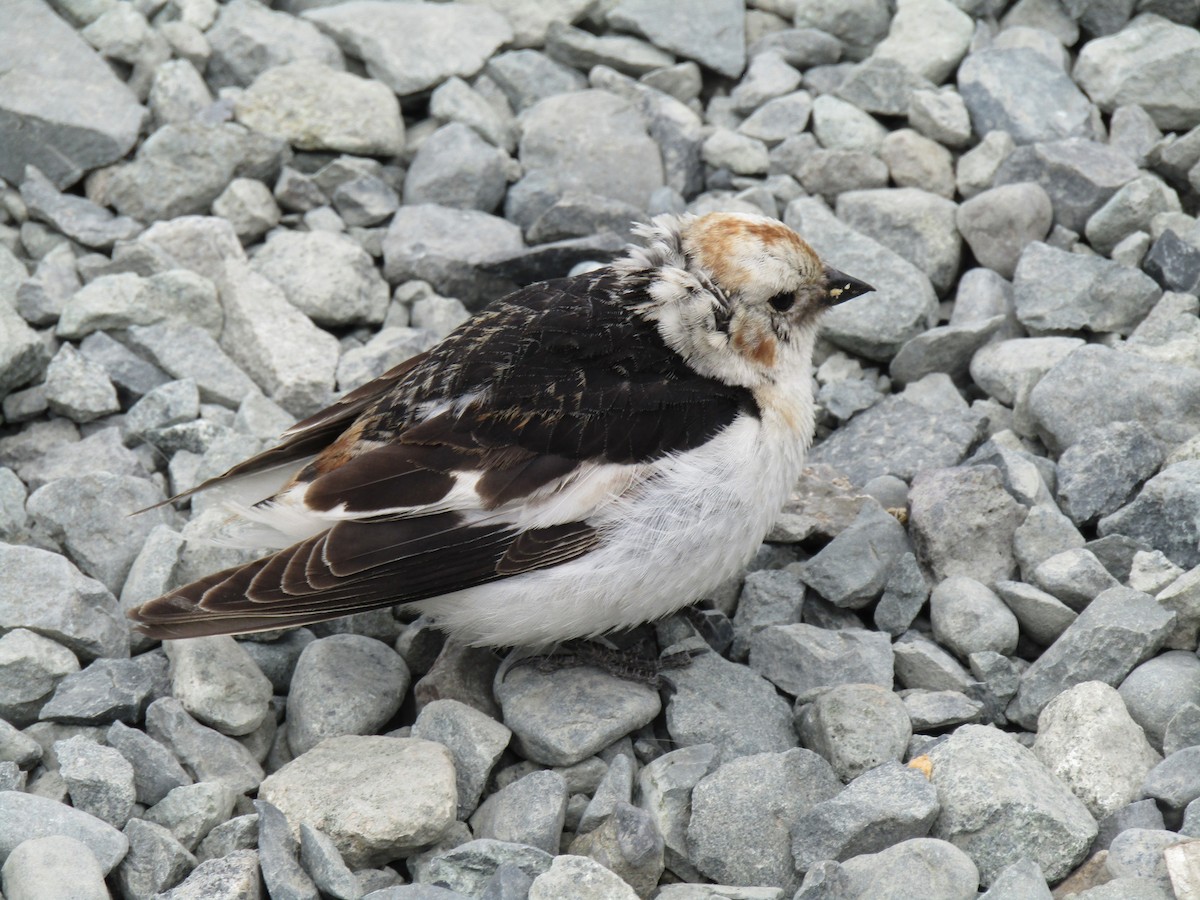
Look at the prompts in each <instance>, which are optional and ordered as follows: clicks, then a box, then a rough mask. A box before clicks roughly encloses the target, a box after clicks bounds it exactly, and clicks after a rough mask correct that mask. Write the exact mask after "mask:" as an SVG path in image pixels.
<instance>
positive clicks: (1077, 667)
mask: <svg viewBox="0 0 1200 900" xmlns="http://www.w3.org/2000/svg"><path fill="white" fill-rule="evenodd" d="M1173 622H1174V613H1172V612H1169V611H1167V610H1164V609H1163V608H1162V607H1160V606H1158V605H1157V604H1156V603H1155V602H1154V600H1153V599H1152V598H1151V597H1149V596H1148V595H1146V594H1141V593H1138V592H1137V591H1132V590H1129V589H1128V588H1122V587H1115V588H1110V589H1109V590H1107V591H1105V592H1104V593H1102V594H1100V596H1098V597H1097V598H1096V599H1095V600H1093V601H1092V602H1091V604H1090V605H1089V606H1088V607H1087V609H1085V610H1084V611H1083V612H1082V613H1081V614H1080V615H1079V618H1078V619H1076V620H1075V622H1074V623H1073V624H1072V625H1071V626H1070V627H1069V628H1067V630H1066V631H1064V632H1063V634H1062V636H1061V637H1060V638H1059V639H1058V640H1057V641H1055V642H1054V643H1053V644H1052V645H1051V646H1050V647H1049V648H1047V650H1046V651H1045V652H1044V653H1043V654H1042V655H1041V656H1040V657H1038V659H1037V660H1036V661H1035V662H1034V663H1033V665H1031V666H1030V667H1029V668H1028V669H1027V670H1026V671H1025V673H1024V674H1023V675H1022V676H1021V687H1020V690H1019V691H1018V692H1017V696H1016V698H1015V699H1014V700H1013V702H1012V705H1011V706H1009V708H1008V712H1007V715H1008V717H1009V718H1010V719H1011V720H1012V721H1014V722H1017V723H1018V724H1020V725H1022V726H1023V727H1026V728H1033V726H1034V725H1035V724H1036V722H1037V715H1038V713H1040V712H1041V711H1042V709H1043V708H1044V707H1045V706H1046V704H1047V703H1049V702H1050V701H1051V700H1052V699H1054V697H1056V696H1058V694H1060V693H1062V692H1063V691H1065V690H1067V689H1068V688H1070V687H1073V686H1074V685H1077V684H1080V683H1082V682H1084V681H1102V682H1104V683H1105V684H1108V685H1115V684H1118V683H1120V682H1121V681H1122V680H1123V679H1124V678H1125V676H1126V675H1128V674H1129V672H1130V671H1131V670H1132V669H1133V668H1134V667H1135V666H1137V665H1138V664H1139V663H1141V662H1144V661H1145V660H1146V659H1148V658H1149V657H1150V656H1152V655H1153V654H1154V653H1155V651H1157V650H1158V649H1159V648H1160V647H1161V646H1162V645H1163V643H1164V642H1165V641H1166V638H1167V635H1168V634H1169V633H1170V629H1171V626H1172V624H1173Z"/></svg>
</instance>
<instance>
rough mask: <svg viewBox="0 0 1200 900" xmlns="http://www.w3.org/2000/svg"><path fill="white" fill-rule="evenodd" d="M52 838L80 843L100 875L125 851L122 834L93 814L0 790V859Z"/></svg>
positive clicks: (124, 841)
mask: <svg viewBox="0 0 1200 900" xmlns="http://www.w3.org/2000/svg"><path fill="white" fill-rule="evenodd" d="M53 836H60V837H66V838H72V839H74V840H76V841H78V842H80V843H82V844H84V845H85V846H86V847H87V848H88V850H89V851H91V853H92V855H93V856H94V857H95V859H96V861H97V862H99V864H100V869H101V871H102V872H104V873H108V872H110V871H112V869H113V867H114V866H116V864H117V863H118V862H120V861H121V858H122V857H123V856H125V854H126V852H128V850H129V841H128V840H127V839H126V837H125V835H123V834H121V832H120V831H118V830H117V829H115V828H113V827H112V826H111V825H109V824H108V823H106V822H103V821H101V820H100V819H97V818H96V817H95V816H93V815H89V814H88V813H85V812H82V811H80V810H77V809H72V808H71V807H69V806H67V805H66V804H64V803H58V802H56V801H54V800H50V799H47V798H45V797H38V796H36V795H34V794H26V793H22V792H20V791H0V859H4V860H8V858H9V857H10V855H11V854H12V853H13V851H14V850H16V848H17V847H18V846H19V845H20V844H22V843H24V842H26V841H30V840H33V839H37V838H48V837H53ZM68 868H69V867H68Z"/></svg>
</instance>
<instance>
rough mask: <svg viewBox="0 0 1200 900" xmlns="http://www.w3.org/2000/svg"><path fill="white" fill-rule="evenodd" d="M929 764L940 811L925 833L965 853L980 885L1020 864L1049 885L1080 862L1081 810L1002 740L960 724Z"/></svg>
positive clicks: (1090, 829) (1085, 835)
mask: <svg viewBox="0 0 1200 900" xmlns="http://www.w3.org/2000/svg"><path fill="white" fill-rule="evenodd" d="M929 757H930V759H931V760H932V762H933V772H934V776H933V783H934V786H935V787H936V788H937V794H938V800H939V802H940V803H941V807H942V811H941V815H940V816H939V817H938V819H937V821H936V822H935V823H934V826H933V832H932V833H933V835H934V836H935V837H940V838H942V839H945V840H948V841H950V842H951V843H953V844H954V845H955V846H957V847H959V848H961V849H963V850H966V851H967V852H969V853H970V855H971V858H972V860H973V861H975V863H976V864H977V865H978V866H979V868H980V874H981V880H982V881H983V883H984V884H989V883H990V882H991V881H992V879H993V878H994V877H995V876H996V875H998V874H999V872H1000V871H1001V870H1002V869H1003V868H1004V867H1005V866H1007V865H1009V864H1011V863H1013V862H1016V861H1018V860H1019V859H1021V858H1023V857H1027V858H1029V859H1032V860H1034V861H1035V862H1037V863H1038V865H1040V866H1041V867H1042V870H1043V871H1044V872H1045V873H1046V877H1047V879H1049V880H1051V881H1057V880H1059V879H1061V878H1062V877H1063V876H1065V875H1066V874H1067V873H1068V872H1070V871H1071V870H1072V869H1073V868H1074V867H1075V866H1076V865H1077V864H1078V863H1079V862H1081V861H1082V860H1083V858H1084V857H1085V856H1086V854H1087V852H1088V848H1089V847H1090V846H1091V843H1092V839H1093V838H1094V837H1095V836H1096V823H1095V822H1094V821H1093V820H1092V817H1091V815H1090V814H1089V813H1088V811H1087V808H1086V807H1085V806H1084V805H1083V804H1082V803H1081V802H1080V801H1079V800H1078V799H1077V798H1076V797H1075V796H1074V795H1073V794H1071V793H1070V792H1069V791H1068V790H1067V789H1066V787H1064V786H1063V785H1062V784H1061V783H1060V782H1059V781H1057V780H1056V779H1055V778H1054V777H1053V776H1052V775H1051V774H1050V773H1049V772H1048V771H1047V770H1046V769H1045V768H1044V767H1043V766H1042V764H1041V763H1040V762H1038V760H1037V758H1036V757H1035V756H1034V755H1033V754H1032V753H1030V752H1029V751H1028V750H1026V749H1025V748H1024V747H1022V746H1021V745H1020V744H1018V743H1017V741H1016V740H1015V739H1013V738H1012V737H1011V736H1010V735H1008V734H1005V733H1003V732H1000V731H997V730H995V729H993V728H987V727H984V726H979V725H966V726H963V727H962V728H959V729H958V730H957V731H956V732H955V733H954V734H953V735H951V736H950V738H948V739H947V740H946V741H944V742H942V743H940V744H938V745H936V746H935V747H933V748H932V749H931V750H930V751H929ZM985 809H986V811H985Z"/></svg>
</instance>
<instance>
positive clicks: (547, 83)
mask: <svg viewBox="0 0 1200 900" xmlns="http://www.w3.org/2000/svg"><path fill="white" fill-rule="evenodd" d="M484 73H485V74H486V75H487V76H488V77H489V78H491V79H492V81H494V82H495V83H496V85H497V86H498V87H499V88H500V90H501V91H503V92H504V96H505V97H507V98H508V102H509V103H511V104H512V107H513V109H514V110H516V111H517V112H521V111H522V110H524V109H527V108H528V107H530V106H533V105H534V104H535V103H537V102H538V101H539V100H543V99H545V98H546V97H552V96H554V95H555V94H565V93H568V92H570V91H577V90H582V89H583V88H584V87H586V86H587V79H586V78H584V77H583V75H581V74H580V73H579V72H577V71H575V70H574V69H571V68H568V67H567V66H565V65H563V64H562V63H559V62H557V61H555V60H553V59H551V58H550V57H548V56H546V55H545V54H544V53H539V52H538V51H536V50H508V51H506V52H504V53H498V54H496V55H495V56H493V57H492V58H491V59H490V60H488V62H487V66H486V67H485V68H484Z"/></svg>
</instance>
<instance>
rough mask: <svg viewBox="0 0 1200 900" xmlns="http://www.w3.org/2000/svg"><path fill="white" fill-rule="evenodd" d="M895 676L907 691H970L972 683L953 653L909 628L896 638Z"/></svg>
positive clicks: (973, 686) (974, 688)
mask: <svg viewBox="0 0 1200 900" xmlns="http://www.w3.org/2000/svg"><path fill="white" fill-rule="evenodd" d="M894 653H895V657H896V679H897V681H899V682H900V684H902V685H904V686H905V687H906V688H909V689H910V690H927V691H958V692H960V693H967V692H974V691H975V690H976V687H975V682H974V681H973V680H972V678H971V676H970V674H968V672H967V670H966V669H964V668H963V667H962V665H961V664H960V663H959V662H958V661H957V660H955V658H954V657H953V656H951V655H950V654H949V653H947V652H946V651H945V650H943V649H942V648H941V647H939V646H938V645H937V644H935V643H934V642H933V641H931V640H929V639H927V638H925V637H922V636H921V635H920V633H918V632H916V631H909V632H907V633H906V634H904V635H902V636H901V638H900V640H898V641H896V644H895V647H894Z"/></svg>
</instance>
